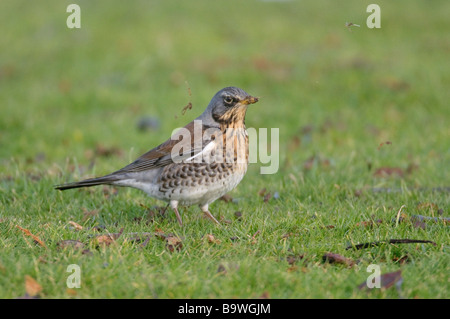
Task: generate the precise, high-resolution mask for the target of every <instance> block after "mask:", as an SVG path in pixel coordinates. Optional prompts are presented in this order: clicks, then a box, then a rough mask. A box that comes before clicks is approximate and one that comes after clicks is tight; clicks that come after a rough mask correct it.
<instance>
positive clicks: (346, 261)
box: [322, 253, 356, 267]
mask: <svg viewBox="0 0 450 319" xmlns="http://www.w3.org/2000/svg"><path fill="white" fill-rule="evenodd" d="M322 259H323V261H324V262H328V263H330V264H341V265H345V266H347V267H352V266H353V265H355V264H356V262H355V261H354V260H352V259H350V258H347V257H344V256H341V255H339V254H335V253H325V254H324V255H323V257H322Z"/></svg>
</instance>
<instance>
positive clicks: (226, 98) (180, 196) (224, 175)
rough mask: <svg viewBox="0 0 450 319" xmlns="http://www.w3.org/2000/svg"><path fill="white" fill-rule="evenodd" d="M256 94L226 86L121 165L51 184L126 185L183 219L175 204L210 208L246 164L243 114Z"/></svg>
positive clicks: (234, 183)
mask: <svg viewBox="0 0 450 319" xmlns="http://www.w3.org/2000/svg"><path fill="white" fill-rule="evenodd" d="M256 102H258V98H256V97H253V96H250V95H249V94H248V93H246V92H245V91H244V90H242V89H240V88H237V87H227V88H224V89H222V90H220V91H219V92H217V93H216V95H214V97H213V98H212V100H211V102H209V105H208V107H207V108H206V110H205V111H204V112H203V113H202V114H201V115H200V116H199V117H197V118H196V119H195V120H193V121H192V122H190V123H189V124H187V125H186V126H185V127H183V128H181V129H179V130H178V131H176V133H174V134H172V136H171V138H170V139H168V140H167V141H166V142H164V143H162V144H161V145H159V146H157V147H155V148H153V149H152V150H150V151H148V152H147V153H145V154H144V155H142V156H141V157H139V158H138V159H137V160H135V161H134V162H132V163H131V164H129V165H127V166H125V167H124V168H122V169H120V170H118V171H116V172H113V173H111V174H108V175H105V176H103V177H97V178H91V179H86V180H83V181H80V182H75V183H70V184H64V185H58V186H56V187H55V188H56V189H59V190H66V189H70V188H78V187H89V186H95V185H103V184H107V185H115V186H127V187H133V188H137V189H140V190H142V191H144V192H145V193H147V194H148V195H149V196H151V197H154V198H156V199H159V200H163V201H166V202H168V203H169V204H170V206H171V207H172V209H173V210H174V211H175V214H176V217H177V220H178V223H179V224H180V225H182V224H183V223H182V219H181V216H180V213H179V212H178V205H182V206H191V205H199V206H200V208H201V210H202V211H203V212H204V213H205V214H206V216H207V217H209V218H210V219H211V220H213V221H214V222H215V223H217V224H219V222H218V221H217V220H216V219H215V218H214V216H213V215H212V214H211V213H210V211H209V209H208V207H209V204H211V203H212V202H214V201H215V200H216V199H218V198H220V197H221V196H223V195H225V194H226V193H228V192H229V191H231V190H232V189H233V188H235V187H236V186H237V185H238V184H239V182H240V181H241V180H242V178H243V177H244V175H245V173H246V171H247V165H248V135H247V131H246V129H245V114H246V112H247V108H248V106H249V105H250V104H253V103H256Z"/></svg>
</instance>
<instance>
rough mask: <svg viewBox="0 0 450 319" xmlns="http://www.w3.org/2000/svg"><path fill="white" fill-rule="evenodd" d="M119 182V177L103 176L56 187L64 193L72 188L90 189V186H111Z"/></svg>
mask: <svg viewBox="0 0 450 319" xmlns="http://www.w3.org/2000/svg"><path fill="white" fill-rule="evenodd" d="M117 180H119V178H118V177H117V176H111V175H107V176H103V177H97V178H90V179H85V180H84V181H80V182H75V183H69V184H62V185H56V186H55V189H58V190H60V191H64V190H66V189H71V188H79V187H90V186H96V185H105V184H111V183H112V182H115V181H117Z"/></svg>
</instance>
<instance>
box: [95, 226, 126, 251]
mask: <svg viewBox="0 0 450 319" xmlns="http://www.w3.org/2000/svg"><path fill="white" fill-rule="evenodd" d="M122 233H123V228H122V229H121V230H120V231H119V232H118V233H110V234H106V235H99V236H96V237H94V243H95V244H96V245H97V246H103V247H107V246H110V245H111V244H114V243H116V240H117V239H118V238H119V237H120V236H121V235H122Z"/></svg>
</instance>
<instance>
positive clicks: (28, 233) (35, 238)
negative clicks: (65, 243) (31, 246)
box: [16, 225, 48, 248]
mask: <svg viewBox="0 0 450 319" xmlns="http://www.w3.org/2000/svg"><path fill="white" fill-rule="evenodd" d="M16 227H17V228H19V229H20V230H21V231H22V232H23V233H24V234H25V235H26V236H30V237H31V238H33V240H34V241H35V242H36V243H38V244H39V245H41V246H42V247H45V248H48V247H47V245H45V243H44V242H43V241H42V240H41V239H40V238H39V237H38V236H36V235H33V234H32V233H31V232H30V231H29V230H28V229H26V228H22V227H20V226H19V225H16Z"/></svg>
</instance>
